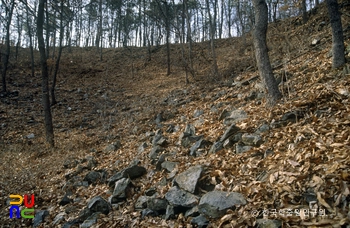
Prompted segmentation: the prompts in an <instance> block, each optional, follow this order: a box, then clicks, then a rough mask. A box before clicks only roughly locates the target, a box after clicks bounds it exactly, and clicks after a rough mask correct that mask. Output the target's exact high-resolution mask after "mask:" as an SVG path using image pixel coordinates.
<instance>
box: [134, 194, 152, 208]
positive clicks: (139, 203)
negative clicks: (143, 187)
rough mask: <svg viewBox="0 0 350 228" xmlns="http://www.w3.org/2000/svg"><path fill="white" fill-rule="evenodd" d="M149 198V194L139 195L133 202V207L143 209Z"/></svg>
mask: <svg viewBox="0 0 350 228" xmlns="http://www.w3.org/2000/svg"><path fill="white" fill-rule="evenodd" d="M149 198H150V197H149V196H140V197H139V198H138V199H137V201H136V203H135V209H145V208H146V207H147V201H148V200H149Z"/></svg>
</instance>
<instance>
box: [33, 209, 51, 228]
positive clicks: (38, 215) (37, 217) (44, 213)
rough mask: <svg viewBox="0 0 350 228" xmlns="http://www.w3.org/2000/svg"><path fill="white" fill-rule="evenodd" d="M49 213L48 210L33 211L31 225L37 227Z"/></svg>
mask: <svg viewBox="0 0 350 228" xmlns="http://www.w3.org/2000/svg"><path fill="white" fill-rule="evenodd" d="M48 215H49V211H47V210H44V211H37V212H35V216H34V219H33V227H38V226H39V225H40V223H43V222H44V220H45V217H46V216H48Z"/></svg>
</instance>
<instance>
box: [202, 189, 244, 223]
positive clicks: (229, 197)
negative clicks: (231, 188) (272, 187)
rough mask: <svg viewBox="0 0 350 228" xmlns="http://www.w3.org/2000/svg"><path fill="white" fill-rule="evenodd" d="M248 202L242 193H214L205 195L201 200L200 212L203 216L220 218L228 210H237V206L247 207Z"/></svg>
mask: <svg viewBox="0 0 350 228" xmlns="http://www.w3.org/2000/svg"><path fill="white" fill-rule="evenodd" d="M245 204H247V201H246V200H245V198H244V197H243V195H242V194H241V193H238V192H224V191H212V192H208V193H206V194H204V195H203V196H202V198H201V199H200V202H199V205H198V210H199V212H200V213H201V214H203V215H206V216H209V217H212V218H220V217H222V216H224V215H225V214H226V211H227V210H228V209H235V207H236V206H237V205H245Z"/></svg>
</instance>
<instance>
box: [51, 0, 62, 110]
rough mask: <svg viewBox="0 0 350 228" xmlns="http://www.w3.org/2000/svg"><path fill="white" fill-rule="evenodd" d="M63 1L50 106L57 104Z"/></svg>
mask: <svg viewBox="0 0 350 228" xmlns="http://www.w3.org/2000/svg"><path fill="white" fill-rule="evenodd" d="M63 6H64V5H63V0H61V12H60V40H59V42H60V43H59V47H58V56H57V59H56V64H55V70H54V73H53V79H52V86H51V106H52V105H55V104H57V100H56V95H55V87H56V81H57V73H58V69H59V66H60V60H61V55H62V49H63V47H62V43H63V33H64V26H63V9H64V8H63Z"/></svg>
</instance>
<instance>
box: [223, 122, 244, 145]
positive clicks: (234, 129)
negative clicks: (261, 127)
mask: <svg viewBox="0 0 350 228" xmlns="http://www.w3.org/2000/svg"><path fill="white" fill-rule="evenodd" d="M240 130H241V129H240V128H239V127H237V126H236V125H235V124H232V125H231V126H230V127H229V128H227V130H226V131H225V133H224V134H223V135H222V136H221V138H220V142H224V141H225V140H226V139H228V138H229V137H230V136H232V135H234V134H236V133H238V132H239V131H240Z"/></svg>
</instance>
